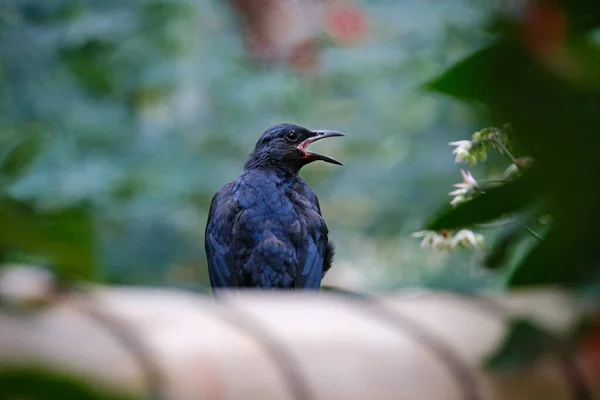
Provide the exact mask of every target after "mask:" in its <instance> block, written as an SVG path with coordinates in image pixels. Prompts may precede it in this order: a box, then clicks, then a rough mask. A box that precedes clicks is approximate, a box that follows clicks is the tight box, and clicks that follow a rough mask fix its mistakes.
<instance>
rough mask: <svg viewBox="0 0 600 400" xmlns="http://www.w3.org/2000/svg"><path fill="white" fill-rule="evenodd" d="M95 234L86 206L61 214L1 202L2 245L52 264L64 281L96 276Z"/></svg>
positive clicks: (21, 204) (10, 200)
mask: <svg viewBox="0 0 600 400" xmlns="http://www.w3.org/2000/svg"><path fill="white" fill-rule="evenodd" d="M93 238H94V231H93V224H92V219H91V216H90V213H89V210H88V209H87V207H85V206H79V207H72V208H69V209H64V210H59V211H44V212H41V211H37V210H35V209H34V208H33V207H32V206H30V205H28V204H25V203H21V202H18V201H15V200H12V199H8V198H4V199H1V200H0V244H1V245H2V247H3V248H6V249H11V250H17V251H20V252H23V253H25V254H31V255H38V256H44V257H47V258H49V259H50V260H51V261H52V264H53V266H54V267H55V272H56V274H57V275H58V276H59V277H60V278H63V279H67V280H72V279H89V278H91V277H93V275H94V265H95V263H94V258H95V257H94V256H95V255H94V245H93V243H94V241H93Z"/></svg>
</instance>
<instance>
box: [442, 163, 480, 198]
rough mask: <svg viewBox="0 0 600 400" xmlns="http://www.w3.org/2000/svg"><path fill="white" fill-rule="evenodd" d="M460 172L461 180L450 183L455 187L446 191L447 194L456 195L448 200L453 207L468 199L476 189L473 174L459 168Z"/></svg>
mask: <svg viewBox="0 0 600 400" xmlns="http://www.w3.org/2000/svg"><path fill="white" fill-rule="evenodd" d="M460 174H461V175H462V178H463V181H462V182H461V183H455V184H454V185H452V186H454V187H455V188H457V189H456V190H453V191H452V192H450V193H448V195H449V196H456V197H454V199H452V201H451V202H450V204H451V205H452V206H453V207H456V206H457V205H459V204H462V203H464V202H466V201H467V200H469V198H468V197H469V195H470V194H471V193H473V192H474V191H475V190H477V181H476V180H475V178H473V175H471V173H470V172H469V171H467V172H465V171H464V170H462V169H461V170H460Z"/></svg>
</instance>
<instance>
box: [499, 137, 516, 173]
mask: <svg viewBox="0 0 600 400" xmlns="http://www.w3.org/2000/svg"><path fill="white" fill-rule="evenodd" d="M493 140H494V143H496V145H497V146H498V147H500V149H501V150H502V151H503V152H505V153H506V155H507V156H508V158H510V161H512V162H513V164H515V166H516V167H517V168H519V165H518V164H517V159H516V158H515V156H513V155H512V153H511V152H510V151H509V150H508V148H507V147H506V146H505V145H504V143H502V141H501V140H498V139H493Z"/></svg>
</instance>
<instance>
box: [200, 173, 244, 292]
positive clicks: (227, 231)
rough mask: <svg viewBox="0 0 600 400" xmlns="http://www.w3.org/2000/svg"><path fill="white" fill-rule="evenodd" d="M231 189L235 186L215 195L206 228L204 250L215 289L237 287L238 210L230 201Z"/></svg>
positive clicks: (229, 186) (229, 184)
mask: <svg viewBox="0 0 600 400" xmlns="http://www.w3.org/2000/svg"><path fill="white" fill-rule="evenodd" d="M232 186H233V183H232V182H229V183H227V184H226V185H225V186H223V187H222V188H221V189H220V190H219V191H218V192H217V194H215V196H214V197H213V199H212V202H211V204H210V211H209V214H208V223H207V224H206V231H205V238H204V246H205V249H206V258H207V260H208V273H209V276H210V284H211V286H212V287H213V288H224V287H235V286H237V273H236V271H235V261H234V257H233V252H232V249H231V234H232V224H233V219H234V216H235V214H236V213H237V212H238V210H239V207H238V206H237V205H236V204H235V202H234V201H233V199H232V198H231V188H232Z"/></svg>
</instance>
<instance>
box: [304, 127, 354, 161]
mask: <svg viewBox="0 0 600 400" xmlns="http://www.w3.org/2000/svg"><path fill="white" fill-rule="evenodd" d="M313 134H314V136H311V137H309V138H308V139H306V140H304V141H303V142H302V143H300V144H299V145H298V146H297V147H298V150H300V151H302V152H304V158H308V159H310V160H311V161H317V160H321V161H325V162H328V163H331V164H337V165H344V164H342V163H341V162H339V161H338V160H336V159H335V158H332V157H329V156H326V155H323V154H319V153H312V152H310V151H306V148H307V147H308V145H309V144H311V143H313V142H316V141H318V140H321V139H325V138H329V137H336V136H346V135H344V134H343V133H342V132H338V131H330V130H324V129H319V130H316V131H313Z"/></svg>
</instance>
